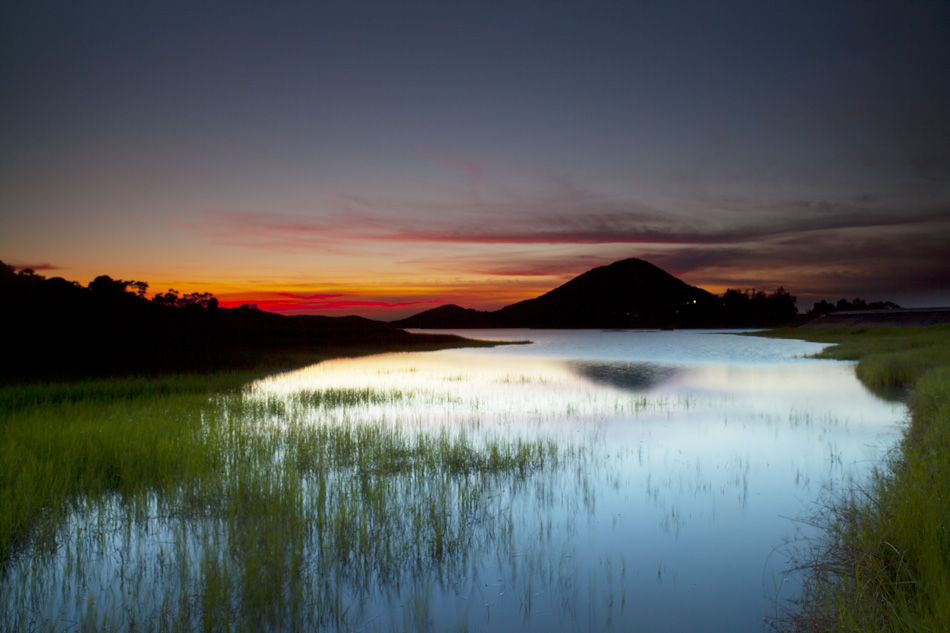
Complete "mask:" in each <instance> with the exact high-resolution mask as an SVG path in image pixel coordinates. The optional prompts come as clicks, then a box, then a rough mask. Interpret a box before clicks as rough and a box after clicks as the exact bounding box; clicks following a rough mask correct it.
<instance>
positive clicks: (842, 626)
mask: <svg viewBox="0 0 950 633" xmlns="http://www.w3.org/2000/svg"><path fill="white" fill-rule="evenodd" d="M765 335H767V336H768V335H773V333H765ZM778 335H779V336H782V337H789V338H792V337H794V338H804V339H806V340H811V341H816V342H828V343H835V342H840V345H839V346H838V347H832V348H829V349H827V350H824V351H823V352H822V356H824V357H831V358H847V359H850V360H857V361H858V365H857V368H856V373H857V376H858V377H859V378H860V379H861V380H862V382H864V384H865V385H867V386H868V387H869V388H871V389H872V390H874V391H877V392H885V393H890V394H891V395H893V394H898V395H899V396H900V397H902V398H905V399H906V401H907V403H908V405H909V408H910V412H911V424H910V426H909V428H908V429H907V431H906V432H905V435H904V438H903V441H902V443H901V445H900V451H899V452H898V453H896V454H895V455H894V456H893V457H892V459H890V460H889V461H888V462H887V463H885V464H883V465H881V467H880V468H879V469H878V470H877V471H876V472H875V473H874V475H873V476H872V479H871V482H870V483H869V484H867V485H866V486H865V487H863V488H860V489H858V488H855V489H853V490H851V491H850V493H849V494H848V495H847V496H845V497H843V498H839V499H837V500H836V501H835V502H834V503H833V504H832V505H831V507H830V508H829V509H828V510H827V511H826V512H825V513H824V514H823V515H822V516H820V517H819V518H818V519H817V522H818V524H819V525H821V526H822V527H823V528H824V535H823V538H821V539H820V540H819V541H817V542H815V543H813V548H812V550H811V551H810V552H809V553H808V554H807V555H806V556H805V557H804V558H803V559H802V560H801V561H799V568H798V570H799V571H802V572H804V576H805V580H804V587H803V594H802V598H801V601H800V603H799V604H798V605H797V607H796V608H795V609H794V610H793V611H792V612H791V613H790V614H789V616H788V618H786V619H785V620H783V621H782V622H780V623H779V628H781V629H786V630H796V631H868V632H873V631H882V632H883V631H947V630H950V327H948V326H936V327H889V328H843V329H831V328H828V329H799V330H793V331H782V332H779V333H778Z"/></svg>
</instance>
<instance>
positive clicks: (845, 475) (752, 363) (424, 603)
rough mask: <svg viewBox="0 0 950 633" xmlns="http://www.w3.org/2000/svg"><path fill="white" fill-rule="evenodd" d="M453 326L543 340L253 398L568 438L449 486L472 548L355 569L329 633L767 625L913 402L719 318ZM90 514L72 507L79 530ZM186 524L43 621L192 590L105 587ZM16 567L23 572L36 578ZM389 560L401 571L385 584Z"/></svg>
mask: <svg viewBox="0 0 950 633" xmlns="http://www.w3.org/2000/svg"><path fill="white" fill-rule="evenodd" d="M458 333H459V334H462V335H464V336H468V337H471V338H484V339H492V340H508V341H517V340H531V341H533V343H532V344H530V345H505V346H500V347H496V348H479V349H461V350H444V351H439V352H430V353H401V354H385V355H379V356H370V357H364V358H355V359H339V360H333V361H327V362H324V363H320V364H317V365H314V366H311V367H308V368H304V369H301V370H298V371H294V372H289V373H285V374H280V375H277V376H273V377H270V378H267V379H264V380H261V381H258V382H256V383H254V384H252V385H250V386H249V387H248V388H247V389H245V391H244V393H243V394H242V395H241V398H242V399H243V402H245V403H255V402H258V403H281V402H291V401H295V400H294V398H297V401H299V394H302V393H304V394H307V393H310V394H312V393H331V392H332V393H360V392H361V391H360V390H370V391H372V392H373V393H379V394H400V397H398V398H396V397H391V398H375V399H374V398H369V399H367V400H364V401H362V402H361V403H360V404H359V405H358V406H356V405H354V406H343V407H335V408H327V407H323V408H320V407H311V408H299V407H297V408H293V409H292V411H293V413H292V415H290V414H288V413H287V412H288V411H291V409H289V408H282V407H278V408H277V409H275V410H279V411H280V413H279V414H277V413H275V414H274V415H273V416H272V419H270V421H269V423H270V424H273V425H278V426H279V425H281V424H294V425H301V424H302V425H304V427H306V425H308V424H312V425H314V426H315V427H316V426H317V425H323V426H327V425H329V426H333V425H348V426H355V427H359V426H361V425H384V426H385V427H387V428H398V429H402V430H404V431H406V432H409V433H411V434H419V435H427V434H428V435H429V436H435V435H437V434H442V436H447V437H453V436H455V437H458V436H464V437H466V438H469V440H470V441H471V445H472V446H473V447H474V449H475V450H477V449H478V448H479V447H480V446H489V444H490V443H491V442H492V441H495V442H501V443H502V444H505V443H508V444H512V443H516V442H522V443H531V442H538V443H539V445H540V443H544V444H545V445H546V446H552V447H556V449H557V454H558V458H557V459H549V460H547V461H546V462H545V465H544V466H541V467H538V468H532V469H530V470H529V471H526V472H521V473H519V474H516V475H510V476H509V475H504V476H497V477H494V478H487V479H486V478H481V479H478V478H472V477H471V476H469V477H468V478H466V477H462V478H460V479H453V480H452V482H451V485H452V486H455V488H454V490H455V491H456V492H454V493H452V494H450V495H449V498H448V501H445V499H444V498H443V502H445V504H446V505H445V507H447V508H450V510H449V512H456V511H457V514H458V515H459V516H458V517H455V518H454V519H453V520H456V521H457V523H458V524H459V525H463V526H464V529H465V530H467V532H466V534H468V535H469V536H467V537H466V539H467V540H466V541H465V543H466V545H465V546H464V547H465V548H466V549H465V551H464V552H462V551H452V550H451V549H450V551H449V552H448V553H447V555H445V557H444V558H443V557H442V556H441V555H440V557H439V558H438V561H444V562H438V561H437V562H436V563H435V564H425V565H419V564H416V565H412V564H408V563H407V564H405V565H404V566H403V567H400V568H399V570H397V571H396V572H392V570H390V571H387V572H386V573H382V572H379V573H376V575H373V574H370V576H365V575H364V576H360V578H361V579H362V580H359V581H356V580H353V581H352V582H353V583H354V584H353V585H352V586H349V585H347V584H346V583H347V582H350V581H349V580H347V578H350V577H349V576H347V574H346V573H343V574H342V575H340V576H339V578H342V580H337V581H336V582H337V584H336V585H334V590H335V591H337V594H336V595H338V596H341V598H340V600H342V601H343V602H344V603H345V604H344V607H345V608H344V612H345V613H346V618H345V620H343V621H340V622H338V623H337V624H336V625H332V626H328V628H330V629H332V630H365V631H390V630H397V631H402V630H423V631H428V630H432V631H444V630H451V631H455V630H472V631H480V630H492V631H525V630H527V631H592V630H612V631H723V632H726V631H728V632H730V633H734V632H737V631H761V630H764V629H765V627H766V619H767V618H768V617H770V616H772V615H774V614H775V612H776V608H777V605H778V606H781V605H783V604H784V601H785V600H788V599H790V598H793V597H794V596H795V592H796V584H795V579H794V578H790V577H786V576H785V575H784V574H783V573H782V572H783V570H784V569H786V567H787V565H788V561H787V557H786V553H787V547H786V546H785V545H784V544H785V543H786V541H788V540H795V539H800V538H802V537H805V536H808V535H809V534H811V532H809V530H810V528H809V527H808V526H807V525H804V524H802V523H800V522H797V521H795V519H796V518H799V517H803V516H806V515H808V514H809V513H810V512H811V510H812V508H813V505H812V504H814V503H815V502H816V501H820V500H821V499H823V498H826V496H827V495H828V494H829V493H833V492H834V491H835V490H840V489H841V488H842V487H843V486H844V485H846V484H847V482H848V481H850V480H852V479H856V480H857V481H861V480H863V478H864V477H866V476H867V473H868V472H869V470H870V468H872V467H873V466H874V465H875V464H876V463H877V462H878V461H879V460H880V458H881V457H882V455H883V454H884V452H886V451H887V450H889V449H891V448H892V447H893V446H894V445H895V443H896V441H897V440H898V438H899V433H900V429H901V428H902V426H903V424H904V422H905V416H906V411H905V408H904V407H903V405H900V404H895V403H889V402H885V401H882V400H880V399H878V398H877V397H875V396H874V395H872V394H871V393H870V392H868V391H867V390H866V389H864V388H863V387H862V386H861V384H860V383H859V382H858V381H857V379H856V378H855V377H854V369H853V364H851V363H842V362H835V361H819V360H813V359H807V358H804V356H806V355H808V354H813V353H815V352H817V351H819V350H820V349H821V348H822V345H819V344H813V343H806V342H801V341H787V340H773V339H763V338H755V337H746V336H737V335H735V334H734V333H728V332H722V331H710V332H704V331H672V332H667V331H663V332H655V331H543V330H485V331H476V330H464V331H459V332H458ZM295 428H296V427H295ZM439 477H441V476H439ZM442 479H445V480H447V479H448V476H446V477H444V478H442ZM437 483H438V482H435V481H431V482H426V481H424V482H421V485H423V486H430V487H432V488H433V489H436V488H437ZM443 483H444V482H443ZM419 484H420V482H415V483H414V484H413V485H419ZM406 485H408V483H407V484H406ZM466 486H478V487H479V489H480V490H481V489H483V488H484V494H481V495H480V496H479V497H478V499H479V501H478V504H479V508H478V511H477V512H475V511H474V510H469V509H462V508H456V507H455V506H454V505H453V504H456V501H458V503H457V504H456V505H460V504H461V502H462V501H461V500H463V499H466V498H467V497H466V494H465V491H464V488H465V487H466ZM392 490H393V491H394V492H393V493H392V494H393V495H396V497H397V498H399V499H401V498H402V497H399V495H400V494H402V493H399V492H397V490H399V488H392ZM440 490H443V492H441V493H439V494H442V495H443V497H445V495H446V493H445V492H444V490H445V488H443V489H440ZM306 494H310V493H306ZM311 496H312V495H311ZM350 498H351V499H357V498H358V497H357V496H356V495H355V494H354V496H353V497H350ZM407 498H408V497H407ZM343 503H347V502H346V501H344V502H343ZM407 503H408V502H407ZM404 510H405V512H404V514H406V515H407V516H408V515H409V514H410V512H411V510H412V508H405V509H404ZM467 512H470V513H471V514H470V515H469V514H466V513H467ZM95 520H96V518H95V517H91V518H90V517H88V516H87V517H85V518H83V517H77V518H75V519H73V520H72V521H71V523H70V525H69V526H68V529H71V530H73V531H77V528H76V522H77V521H93V522H94V521H95ZM407 529H408V528H407ZM175 530H178V531H177V532H174V534H173V530H172V529H171V528H169V527H168V526H167V525H165V524H159V523H154V522H153V524H151V525H145V526H144V528H139V531H138V532H137V533H136V534H137V536H134V537H133V538H130V537H128V536H126V538H125V541H124V545H123V544H122V543H120V542H116V543H114V544H107V545H101V541H102V539H103V538H104V537H102V536H99V537H98V538H99V540H100V545H99V546H97V547H98V549H97V550H96V551H97V552H98V554H96V556H99V557H100V559H101V560H104V561H106V562H104V563H101V564H100V567H101V568H100V569H98V570H97V571H94V572H88V573H89V575H90V576H95V577H96V578H97V579H98V585H99V586H102V587H105V588H106V589H105V590H103V591H102V592H100V593H99V594H97V595H95V596H93V597H88V596H85V595H84V594H83V593H82V592H81V591H79V590H75V591H72V592H71V593H70V596H72V595H73V594H74V593H75V594H76V595H78V596H80V598H78V599H76V601H75V603H76V605H78V606H70V604H71V603H69V602H68V601H60V602H58V603H53V604H51V605H50V606H49V607H48V609H47V612H44V611H43V609H42V608H37V611H38V613H39V615H41V616H42V618H41V619H42V620H44V621H48V622H50V621H52V622H56V621H57V618H60V619H61V621H66V620H69V619H70V618H73V619H75V620H78V619H79V617H78V616H77V615H76V614H77V613H78V612H80V611H82V610H83V608H84V607H83V606H82V601H83V600H88V601H89V602H90V604H91V602H92V601H96V602H97V603H98V604H104V605H106V607H104V608H107V609H109V610H112V611H115V612H117V613H130V612H135V610H136V609H137V608H141V609H143V610H146V611H147V610H148V609H149V608H152V607H142V606H141V604H139V605H138V606H137V605H136V604H135V603H136V602H138V603H141V602H142V601H143V600H145V599H146V598H145V597H144V596H146V595H147V596H150V597H148V598H147V599H148V600H153V601H155V603H156V604H158V603H159V602H160V601H161V600H162V598H160V597H159V598H155V597H154V596H155V595H159V596H160V595H162V592H163V591H168V590H171V591H172V592H173V593H174V592H175V591H178V592H179V593H187V591H186V589H183V588H181V587H177V586H175V583H170V584H171V585H172V586H171V588H170V589H169V586H168V584H167V583H166V581H164V580H162V574H161V573H158V572H155V573H152V572H149V573H150V574H151V576H149V577H150V580H149V583H150V584H148V587H149V589H148V590H147V591H146V590H136V591H139V593H136V594H129V595H130V596H131V597H126V598H122V596H121V595H119V596H118V597H116V595H115V592H112V593H111V594H110V592H109V591H108V587H109V586H110V581H109V577H110V576H109V574H119V573H121V574H123V577H124V574H125V573H126V572H124V571H116V563H115V562H114V561H116V560H118V559H119V558H120V557H119V556H116V555H114V554H112V553H111V552H113V551H118V550H121V549H122V548H123V547H124V548H129V547H132V548H133V549H135V550H136V551H137V552H139V554H138V556H139V560H140V561H144V560H145V559H148V558H150V557H154V556H155V555H156V552H158V551H159V549H161V552H162V556H165V555H166V553H165V552H166V550H169V549H171V548H170V546H167V545H166V546H161V545H156V544H154V543H153V544H151V545H150V544H149V542H150V541H149V539H156V541H155V542H156V543H160V542H162V541H164V542H166V543H168V542H171V541H172V540H175V541H176V542H177V543H178V545H176V547H177V549H178V550H179V551H181V552H183V554H182V556H183V557H185V556H186V555H191V556H193V557H194V556H196V555H195V554H193V553H194V552H197V551H199V550H201V548H202V547H207V546H208V545H207V544H208V543H210V542H212V541H213V540H215V539H211V538H209V537H207V536H205V537H203V540H202V539H197V540H196V541H195V542H189V543H185V544H182V539H187V538H188V537H185V536H181V535H182V534H185V533H187V532H188V530H184V529H182V528H175ZM189 530H190V531H191V532H192V533H194V532H195V529H194V528H189ZM176 534H177V536H176ZM322 542H323V541H321V543H322ZM315 543H316V542H314V543H313V544H310V545H306V544H305V545H302V546H301V547H302V550H301V552H302V553H301V556H302V558H303V560H307V559H308V557H309V558H312V559H316V558H322V557H325V556H326V552H324V551H322V550H321V547H323V546H318V545H316V544H315ZM102 552H106V554H105V555H104V554H102ZM188 552H192V554H188ZM124 556H125V555H123V557H121V558H123V560H124V559H125V558H124ZM93 558H94V557H93ZM182 560H183V561H184V560H186V558H182ZM109 561H112V562H109ZM182 564H184V563H182ZM400 564H402V563H400ZM140 565H142V566H144V565H146V563H145V562H140ZM67 566H69V567H70V568H71V567H72V566H74V565H73V563H68V565H67V563H66V562H63V561H60V562H59V563H57V562H56V561H55V560H53V561H52V562H51V563H50V567H49V571H42V570H37V568H36V567H35V566H34V567H33V568H31V569H28V568H27V567H24V568H23V569H24V570H27V571H23V572H22V573H25V574H26V575H27V576H28V577H29V578H33V579H34V580H32V581H31V582H34V583H35V582H36V581H35V578H36V577H38V576H43V574H47V576H48V578H46V577H45V576H44V578H45V580H43V583H41V584H44V585H45V584H49V585H50V586H58V585H63V586H65V585H66V584H69V583H71V582H72V581H71V580H70V579H69V574H68V572H67V571H65V568H66V567H67ZM391 572H392V573H391ZM18 573H20V572H18V571H17V570H13V571H12V572H10V573H9V574H8V575H7V578H6V579H5V582H6V583H8V584H7V585H6V586H7V587H9V586H15V585H16V584H17V583H18V582H21V581H20V580H18V579H17V577H16V576H17V574H18ZM163 573H164V572H163ZM320 573H323V572H320ZM393 575H394V576H395V577H398V578H399V581H397V582H387V581H384V578H383V577H384V576H386V577H390V576H393ZM377 576H378V577H377ZM183 577H184V576H183ZM84 582H85V581H84ZM176 582H178V581H176ZM9 583H12V585H11V584H9ZM113 585H114V583H113ZM143 586H144V585H143ZM110 595H111V597H110ZM70 599H72V598H70ZM123 600H125V601H126V602H132V603H133V604H131V605H129V604H125V603H123ZM110 601H111V602H110ZM57 610H58V611H59V615H58V616H57V613H56V611H57ZM48 611H52V612H48ZM141 619H143V618H140V620H141Z"/></svg>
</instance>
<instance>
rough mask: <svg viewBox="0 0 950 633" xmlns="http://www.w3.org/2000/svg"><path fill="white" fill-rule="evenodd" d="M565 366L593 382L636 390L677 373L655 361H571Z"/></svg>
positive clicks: (654, 384) (656, 383) (664, 380)
mask: <svg viewBox="0 0 950 633" xmlns="http://www.w3.org/2000/svg"><path fill="white" fill-rule="evenodd" d="M567 366H568V367H570V369H571V370H572V371H574V372H575V373H576V374H577V375H578V376H581V377H582V378H586V379H588V380H591V381H593V382H595V383H600V384H604V385H610V386H612V387H617V388H619V389H626V390H629V391H637V392H640V391H647V390H649V389H651V388H653V387H657V386H659V385H661V384H663V383H664V382H666V381H668V380H670V379H671V378H673V377H674V376H675V375H676V373H677V369H676V368H675V367H669V366H663V365H657V364H655V363H630V362H627V363H623V362H613V363H598V362H593V361H571V362H568V363H567Z"/></svg>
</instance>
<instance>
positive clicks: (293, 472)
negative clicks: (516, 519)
mask: <svg viewBox="0 0 950 633" xmlns="http://www.w3.org/2000/svg"><path fill="white" fill-rule="evenodd" d="M234 383H235V380H234V377H219V378H215V379H211V381H210V382H209V379H208V377H198V378H196V377H188V376H186V377H178V378H173V377H166V378H163V379H161V380H159V381H148V380H139V379H133V380H130V381H121V380H120V381H105V382H90V383H82V384H74V385H68V384H63V385H50V386H48V387H46V388H44V387H42V386H33V387H31V388H30V389H27V390H14V389H10V390H5V391H4V392H2V394H0V395H2V396H3V401H2V404H0V563H2V568H3V577H2V578H0V582H2V583H3V584H2V586H3V591H0V594H2V595H3V597H2V598H0V613H2V617H0V629H3V630H9V631H21V630H22V631H35V630H61V629H62V628H64V627H65V628H69V627H70V626H73V625H72V624H70V623H78V625H77V626H78V627H79V628H81V629H89V630H116V629H125V630H132V629H134V630H238V631H241V630H263V629H272V630H276V629H284V628H287V627H288V626H289V627H291V628H293V629H308V628H331V629H332V628H336V629H340V630H343V629H347V628H349V627H350V626H351V624H352V623H353V622H355V621H357V619H358V618H359V617H361V613H359V605H360V604H361V603H362V602H363V598H366V599H368V600H378V599H379V596H380V592H382V595H387V594H391V595H392V596H399V595H401V592H403V591H404V590H405V587H406V586H407V584H411V583H412V582H414V579H416V578H418V577H420V575H422V576H426V575H431V574H435V575H436V577H437V578H439V579H440V581H442V582H449V581H450V580H451V579H452V578H453V577H456V578H457V577H458V576H459V575H460V574H461V573H462V572H463V570H465V569H466V566H467V565H470V564H472V560H471V557H472V556H475V555H476V552H483V551H484V550H485V549H486V548H496V549H498V550H499V551H503V550H504V549H505V548H506V547H510V544H509V543H508V542H507V541H506V538H507V537H509V536H510V526H509V525H508V523H509V522H510V519H506V517H505V515H504V512H503V511H500V509H499V508H498V507H496V505H495V504H494V503H493V498H494V495H496V492H495V491H497V490H499V489H501V488H505V487H511V486H512V485H513V482H514V483H515V484H516V482H517V481H518V480H523V479H525V478H527V477H531V476H532V475H533V474H534V473H537V472H539V471H541V469H547V470H550V469H552V468H556V467H557V465H558V463H559V460H560V459H561V458H562V457H563V456H564V455H565V451H563V450H559V449H558V447H557V446H555V444H554V443H553V442H546V441H543V440H528V439H523V438H513V437H504V436H499V435H495V436H493V435H492V434H486V433H484V432H479V433H477V434H475V433H471V432H467V431H466V430H465V429H464V428H462V429H456V430H453V431H452V432H449V431H447V430H442V431H438V432H436V431H418V430H415V431H414V430H406V429H403V428H400V427H397V426H395V425H392V424H387V423H385V422H384V421H378V422H359V423H356V422H351V421H348V418H347V417H346V416H344V417H343V418H342V421H341V420H337V419H334V420H333V421H332V422H330V421H327V420H326V419H324V418H323V417H322V416H323V415H324V413H325V412H327V411H331V410H342V411H348V410H351V409H353V408H359V407H368V406H372V405H379V404H391V403H398V402H403V401H410V400H412V399H413V398H414V397H416V395H414V394H411V393H404V392H401V391H398V390H392V389H387V390H373V389H325V390H310V391H303V392H300V393H298V394H296V395H295V396H294V397H293V398H290V399H288V400H286V401H282V400H277V399H267V398H264V399H262V398H259V397H248V395H247V394H246V393H245V391H242V390H240V389H236V388H234ZM220 385H224V386H226V387H227V388H226V389H224V390H220V389H219V386H220ZM322 412H323V413H322ZM321 420H322V421H321ZM568 452H569V451H568ZM478 555H481V554H478ZM44 570H45V571H44ZM51 605H53V606H52V608H51ZM57 605H58V606H57ZM420 617H421V616H420Z"/></svg>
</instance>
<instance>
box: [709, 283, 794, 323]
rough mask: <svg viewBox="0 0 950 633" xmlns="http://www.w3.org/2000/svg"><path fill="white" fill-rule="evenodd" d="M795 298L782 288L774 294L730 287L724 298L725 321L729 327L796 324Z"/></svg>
mask: <svg viewBox="0 0 950 633" xmlns="http://www.w3.org/2000/svg"><path fill="white" fill-rule="evenodd" d="M795 302H796V297H795V295H792V294H790V293H789V292H788V291H787V290H785V288H783V287H782V286H779V287H778V288H776V289H775V291H774V292H770V293H767V292H765V291H762V290H755V289H751V290H739V289H736V288H729V289H728V290H726V292H725V293H724V294H723V295H722V308H721V309H722V321H723V323H724V324H725V325H727V326H732V327H742V326H762V327H765V326H775V325H788V324H791V323H794V322H795V321H796V318H797V317H798V307H797V306H796V305H795Z"/></svg>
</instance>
